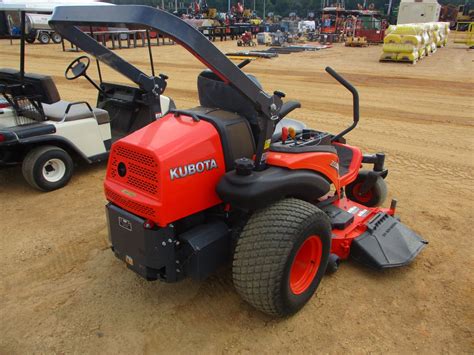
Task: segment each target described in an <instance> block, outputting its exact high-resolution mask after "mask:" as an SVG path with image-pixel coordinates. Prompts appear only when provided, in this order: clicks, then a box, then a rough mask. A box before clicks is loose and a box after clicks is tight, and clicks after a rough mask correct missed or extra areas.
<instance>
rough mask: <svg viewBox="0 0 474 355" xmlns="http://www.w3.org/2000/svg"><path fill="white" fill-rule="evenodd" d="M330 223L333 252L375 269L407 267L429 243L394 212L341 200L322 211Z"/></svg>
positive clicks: (341, 257)
mask: <svg viewBox="0 0 474 355" xmlns="http://www.w3.org/2000/svg"><path fill="white" fill-rule="evenodd" d="M321 209H322V210H323V211H324V212H326V214H327V215H328V216H329V218H330V220H331V226H332V228H333V230H332V245H331V253H333V254H336V255H337V256H338V257H339V258H340V259H341V260H345V259H348V258H349V257H351V258H352V259H354V260H356V261H357V262H360V263H361V264H364V265H366V266H369V267H371V268H375V269H386V268H393V267H399V266H404V265H408V264H409V263H410V262H411V261H412V260H413V259H414V258H415V257H416V256H417V255H418V254H419V253H420V252H421V251H422V250H423V248H424V247H425V245H426V244H427V242H426V241H425V240H423V239H422V238H421V237H420V236H419V235H418V234H416V233H415V232H414V231H412V230H411V229H409V228H408V227H407V226H405V225H404V224H403V223H401V222H400V221H399V220H398V219H396V218H394V217H393V215H394V212H395V211H394V210H392V209H386V208H378V207H375V208H370V207H366V206H363V205H360V204H358V203H356V202H354V201H351V200H348V199H347V198H342V199H340V200H338V201H336V202H334V203H332V204H330V205H327V206H325V207H322V208H321Z"/></svg>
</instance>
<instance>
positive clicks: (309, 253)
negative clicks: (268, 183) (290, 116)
mask: <svg viewBox="0 0 474 355" xmlns="http://www.w3.org/2000/svg"><path fill="white" fill-rule="evenodd" d="M330 247H331V224H330V221H329V218H328V217H327V215H326V214H325V213H324V212H322V211H321V210H320V209H319V208H317V207H315V206H314V205H312V204H310V203H308V202H305V201H302V200H297V199H294V198H289V199H285V200H281V201H279V202H276V203H274V204H272V205H270V206H268V207H267V208H265V209H262V210H259V211H257V212H255V213H254V214H253V215H252V216H251V217H250V219H249V221H248V223H247V224H246V226H245V227H244V229H243V231H242V233H241V235H240V237H239V240H238V242H237V247H236V249H235V254H234V262H233V268H232V273H233V280H234V285H235V287H236V289H237V292H238V293H239V294H240V295H241V296H242V298H243V299H245V300H246V301H247V302H249V303H250V304H252V305H253V306H254V307H255V308H257V309H259V310H261V311H263V312H265V313H267V314H270V315H274V316H279V317H283V316H288V315H291V314H294V313H296V312H297V311H298V310H299V309H301V308H302V307H303V306H304V305H305V304H306V303H307V302H308V301H309V299H310V298H311V296H312V295H313V294H314V292H315V291H316V289H317V287H318V286H319V283H320V282H321V279H322V277H323V276H324V273H325V271H326V265H327V262H328V257H329V251H330Z"/></svg>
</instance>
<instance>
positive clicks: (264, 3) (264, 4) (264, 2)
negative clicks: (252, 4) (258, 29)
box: [263, 0, 266, 20]
mask: <svg viewBox="0 0 474 355" xmlns="http://www.w3.org/2000/svg"><path fill="white" fill-rule="evenodd" d="M265 6H266V1H265V0H263V19H264V20H265Z"/></svg>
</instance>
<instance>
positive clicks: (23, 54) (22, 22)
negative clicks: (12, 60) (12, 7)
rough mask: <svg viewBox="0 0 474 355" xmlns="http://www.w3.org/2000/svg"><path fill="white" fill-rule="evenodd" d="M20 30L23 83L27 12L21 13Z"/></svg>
mask: <svg viewBox="0 0 474 355" xmlns="http://www.w3.org/2000/svg"><path fill="white" fill-rule="evenodd" d="M20 21H21V23H20V28H21V39H20V78H21V83H23V81H24V79H25V39H26V33H25V32H26V24H25V22H26V14H25V11H20Z"/></svg>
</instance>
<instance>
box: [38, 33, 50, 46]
mask: <svg viewBox="0 0 474 355" xmlns="http://www.w3.org/2000/svg"><path fill="white" fill-rule="evenodd" d="M50 40H51V37H50V36H49V34H48V33H47V32H41V33H40V34H39V36H38V41H40V43H41V44H48V43H49V41H50Z"/></svg>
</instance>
